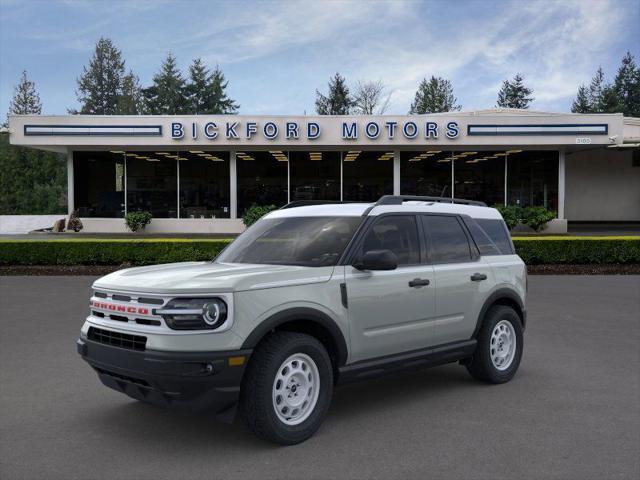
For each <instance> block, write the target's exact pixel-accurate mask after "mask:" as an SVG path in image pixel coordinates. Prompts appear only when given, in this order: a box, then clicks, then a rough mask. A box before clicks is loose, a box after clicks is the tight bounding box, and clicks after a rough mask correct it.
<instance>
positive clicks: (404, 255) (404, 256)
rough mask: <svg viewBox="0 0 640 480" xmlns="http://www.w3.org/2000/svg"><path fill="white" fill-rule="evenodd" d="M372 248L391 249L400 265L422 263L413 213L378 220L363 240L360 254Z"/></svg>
mask: <svg viewBox="0 0 640 480" xmlns="http://www.w3.org/2000/svg"><path fill="white" fill-rule="evenodd" d="M370 250H391V251H392V252H393V253H395V255H396V257H398V265H415V264H418V263H420V242H419V240H418V227H417V225H416V219H415V217H414V216H413V215H392V216H388V217H382V218H381V219H379V220H377V221H376V222H375V223H374V225H373V226H372V227H371V228H370V229H369V231H368V232H367V234H366V235H365V237H364V241H363V242H362V248H361V250H360V256H362V255H363V254H364V253H366V252H368V251H370Z"/></svg>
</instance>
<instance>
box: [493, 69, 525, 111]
mask: <svg viewBox="0 0 640 480" xmlns="http://www.w3.org/2000/svg"><path fill="white" fill-rule="evenodd" d="M532 93H533V89H531V88H527V87H526V86H525V85H524V78H523V77H522V75H520V74H519V73H517V74H516V76H515V77H513V80H512V81H509V80H505V81H504V82H502V88H501V89H500V91H499V92H498V107H502V108H521V109H525V108H529V104H530V103H531V102H532V101H533V97H531V96H530V95H531V94H532Z"/></svg>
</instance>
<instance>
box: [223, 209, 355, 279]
mask: <svg viewBox="0 0 640 480" xmlns="http://www.w3.org/2000/svg"><path fill="white" fill-rule="evenodd" d="M361 221H362V217H288V218H264V219H262V220H260V221H258V222H256V223H255V225H252V226H251V227H250V228H249V229H248V230H247V231H246V232H244V233H243V234H242V235H240V236H239V237H238V238H237V239H236V240H235V241H234V242H233V243H232V244H231V245H229V247H228V248H227V249H226V250H225V251H224V252H222V253H221V254H220V256H219V257H218V259H217V260H216V261H217V262H220V263H267V264H275V265H278V264H279V265H301V266H305V267H324V266H328V265H335V264H336V263H337V261H338V259H339V258H340V255H342V252H343V251H344V249H345V247H346V246H347V243H348V242H349V240H350V239H351V237H352V236H353V234H354V232H355V231H356V228H357V227H358V225H359V224H360V222H361Z"/></svg>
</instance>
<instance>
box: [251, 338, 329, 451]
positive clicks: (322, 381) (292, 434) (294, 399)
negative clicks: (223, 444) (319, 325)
mask: <svg viewBox="0 0 640 480" xmlns="http://www.w3.org/2000/svg"><path fill="white" fill-rule="evenodd" d="M332 395H333V368H332V365H331V360H330V359H329V355H328V354H327V351H326V349H325V348H324V346H323V345H322V344H321V343H320V342H319V341H318V340H316V339H315V338H314V337H312V336H310V335H306V334H303V333H296V332H276V333H274V334H272V335H270V336H269V337H268V338H266V339H265V340H264V341H263V342H262V343H261V344H260V345H259V346H258V347H257V348H256V351H255V352H254V354H253V355H252V357H251V361H250V363H249V365H248V368H247V372H246V374H245V378H244V380H243V386H242V393H241V399H240V408H241V411H242V414H243V416H244V418H245V420H246V422H247V424H248V426H249V428H250V429H251V430H252V431H253V432H254V433H255V434H256V435H257V436H258V437H260V438H263V439H265V440H269V441H272V442H275V443H279V444H282V445H293V444H296V443H300V442H303V441H304V440H306V439H308V438H309V437H310V436H311V435H313V434H314V433H315V432H316V430H318V428H319V427H320V425H321V423H322V421H323V420H324V417H325V415H326V413H327V410H328V408H329V404H330V403H331V397H332Z"/></svg>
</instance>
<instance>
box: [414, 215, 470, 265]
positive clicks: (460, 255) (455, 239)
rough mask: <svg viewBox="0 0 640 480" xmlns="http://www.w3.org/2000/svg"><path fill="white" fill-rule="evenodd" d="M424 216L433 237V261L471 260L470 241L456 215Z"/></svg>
mask: <svg viewBox="0 0 640 480" xmlns="http://www.w3.org/2000/svg"><path fill="white" fill-rule="evenodd" d="M422 218H423V221H424V222H425V223H424V225H425V229H426V231H427V232H428V234H429V237H430V239H431V252H432V261H433V263H456V262H468V261H470V260H471V249H470V247H469V241H468V240H467V236H466V235H465V233H464V230H463V229H462V225H460V222H458V219H457V218H456V217H445V216H436V215H434V216H424V217H422Z"/></svg>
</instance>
